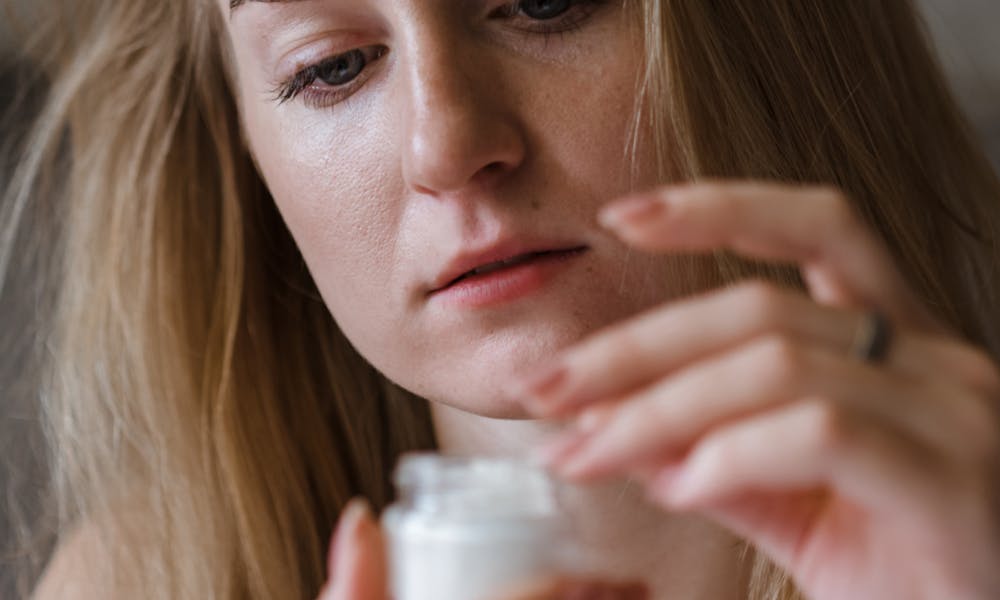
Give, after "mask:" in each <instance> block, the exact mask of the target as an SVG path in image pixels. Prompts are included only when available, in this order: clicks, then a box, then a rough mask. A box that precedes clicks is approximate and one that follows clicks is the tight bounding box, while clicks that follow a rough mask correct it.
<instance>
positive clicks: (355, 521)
mask: <svg viewBox="0 0 1000 600" xmlns="http://www.w3.org/2000/svg"><path fill="white" fill-rule="evenodd" d="M370 521H372V512H371V507H370V505H369V504H368V501H367V500H366V499H364V498H360V497H358V498H353V499H351V500H350V501H349V502H348V503H347V504H346V505H345V506H344V510H343V511H341V513H340V519H339V520H338V522H337V527H336V529H335V531H334V533H333V536H332V537H331V538H330V547H329V549H328V551H327V577H329V578H333V577H334V575H335V573H336V572H337V566H338V565H341V564H343V562H344V560H343V559H344V555H345V554H346V553H347V551H348V550H349V546H351V545H353V544H354V543H356V539H355V538H357V537H358V535H359V529H361V528H363V526H364V525H365V523H366V522H370Z"/></svg>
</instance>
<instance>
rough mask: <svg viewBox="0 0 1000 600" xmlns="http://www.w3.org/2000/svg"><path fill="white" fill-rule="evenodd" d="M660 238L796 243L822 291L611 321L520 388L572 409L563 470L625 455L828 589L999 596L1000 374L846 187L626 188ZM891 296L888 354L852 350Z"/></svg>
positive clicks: (650, 232) (630, 226) (785, 252)
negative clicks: (914, 285) (927, 297)
mask: <svg viewBox="0 0 1000 600" xmlns="http://www.w3.org/2000/svg"><path fill="white" fill-rule="evenodd" d="M601 217H602V222H603V223H604V224H605V225H606V226H608V227H609V228H610V229H611V230H612V231H614V232H615V233H617V234H618V235H619V236H620V237H621V238H622V239H623V240H625V241H626V242H628V243H630V244H632V245H634V246H636V247H638V248H640V249H643V250H646V251H654V252H655V251H659V252H668V251H679V252H698V251H710V250H717V249H721V248H726V249H730V250H734V251H736V252H739V253H742V254H745V255H749V256H752V257H755V258H759V259H766V260H778V261H789V262H795V263H797V264H798V265H799V267H800V269H801V272H802V275H803V278H804V280H805V281H806V283H807V286H808V289H809V294H810V297H804V296H803V295H801V294H796V293H792V292H789V291H782V290H780V289H778V288H777V287H774V286H772V285H768V284H764V283H750V284H744V285H740V286H737V287H735V288H731V289H726V290H722V291H716V292H713V293H709V294H706V295H704V296H702V297H698V298H693V299H688V300H685V301H682V302H678V303H676V304H672V305H670V306H665V307H661V308H658V309H655V310H653V311H650V312H649V313H647V314H643V315H640V316H638V317H636V318H633V319H631V320H629V321H627V322H625V323H623V324H619V325H616V326H614V327H611V328H608V329H607V330H605V331H601V332H598V333H597V334H594V335H593V336H592V337H590V338H589V339H587V340H584V341H583V342H581V343H580V344H578V345H576V346H575V347H573V348H570V349H568V350H567V351H566V352H564V353H562V354H561V355H560V356H559V357H557V358H556V359H555V360H554V361H553V362H552V364H549V365H548V366H547V367H545V368H543V369H541V370H540V371H539V372H537V373H536V374H535V375H534V377H532V378H529V379H528V380H527V381H525V382H523V383H522V384H521V385H520V386H516V387H518V388H519V390H518V391H519V392H520V393H521V394H522V397H524V398H526V401H525V403H526V405H527V406H528V407H529V409H531V410H532V411H534V412H535V413H536V414H538V415H540V416H547V417H555V416H561V417H569V418H572V419H574V421H575V427H574V428H573V430H572V431H571V432H569V433H567V434H565V435H563V436H562V437H561V438H559V439H557V440H555V441H554V442H553V443H552V444H551V445H550V446H548V447H547V448H545V449H544V451H543V457H544V458H545V460H547V462H548V463H549V465H550V466H551V467H552V468H553V469H554V470H555V471H556V472H557V473H559V474H561V475H562V476H564V477H567V478H570V479H574V480H578V481H587V480H593V479H597V478H604V477H609V476H612V475H628V476H632V477H634V478H637V479H638V480H639V481H641V482H643V485H644V486H645V488H646V491H647V492H648V494H649V497H650V498H651V499H652V500H653V501H654V502H657V503H659V504H660V505H662V506H663V507H665V508H667V509H671V510H686V511H694V512H698V513H701V514H704V515H707V516H709V517H710V518H713V519H715V520H716V521H717V522H719V523H721V524H723V525H725V526H727V527H729V528H730V529H732V530H733V531H735V532H736V533H737V534H738V535H741V536H743V537H745V538H747V539H748V540H750V541H751V542H753V543H754V544H755V545H756V546H757V547H758V548H760V549H762V550H763V551H764V552H766V553H768V554H769V555H770V556H771V557H772V558H773V559H774V560H775V561H776V562H778V563H779V564H780V565H782V566H783V567H784V568H785V569H787V570H788V571H789V572H790V573H791V574H792V575H793V576H794V577H795V579H796V581H797V583H798V584H799V586H800V588H802V589H803V591H805V592H806V593H807V594H809V595H810V596H811V597H812V598H816V599H820V600H848V599H855V598H885V599H891V598H907V599H919V598H928V599H930V598H949V599H959V598H963V599H978V598H984V599H985V598H997V597H1000V568H998V567H997V565H1000V498H998V488H1000V483H998V482H1000V470H998V467H997V465H998V453H1000V450H998V449H1000V433H998V429H1000V419H998V412H997V407H998V398H1000V375H998V371H997V367H996V365H995V364H994V363H993V361H992V360H991V359H990V358H989V357H988V356H987V355H986V354H984V353H983V352H982V351H980V350H979V349H976V348H974V347H971V346H970V345H968V344H966V343H965V342H963V341H962V340H960V339H958V338H957V337H955V336H953V335H951V334H949V333H948V332H947V330H946V329H945V328H944V327H942V326H941V325H940V324H938V323H937V322H935V320H934V319H933V318H931V317H930V316H929V314H928V313H927V311H925V310H924V309H923V308H922V307H921V305H920V304H919V303H918V301H917V299H916V296H915V294H914V293H913V292H912V291H911V290H910V289H909V287H908V286H907V284H906V283H905V281H904V280H903V278H902V277H901V276H900V274H899V273H898V272H897V271H896V269H895V268H894V266H893V263H892V260H891V258H890V255H889V253H888V251H887V250H886V249H885V248H884V247H883V245H882V244H881V243H880V242H879V241H878V240H877V238H875V236H873V235H872V234H871V233H870V232H869V231H868V230H867V229H866V228H865V227H864V226H863V224H862V223H861V222H860V220H859V219H857V218H856V217H855V216H854V215H853V213H852V211H851V210H850V207H849V204H848V202H847V201H846V200H845V198H844V197H843V196H842V195H841V194H839V193H837V192H835V191H832V190H828V189H817V188H792V187H784V186H777V185H764V184H714V185H693V186H687V187H681V188H672V189H667V190H661V191H658V192H655V193H653V194H650V195H647V196H645V197H642V198H636V199H633V200H631V201H629V202H625V203H621V204H618V205H613V206H611V207H610V208H609V209H607V210H606V211H604V213H602V215H601ZM873 309H874V310H878V311H879V312H880V313H881V314H883V315H885V316H886V317H887V318H888V320H889V321H890V322H891V323H892V326H893V331H894V335H893V336H892V345H891V347H890V349H889V350H890V354H889V356H888V357H886V360H885V361H884V363H883V364H872V363H871V362H866V361H862V360H860V359H858V358H856V357H854V356H852V355H851V353H850V352H849V348H850V347H851V345H852V339H853V336H854V332H855V331H856V330H857V329H858V327H859V324H860V323H862V320H863V319H864V318H865V315H866V314H868V311H869V310H873Z"/></svg>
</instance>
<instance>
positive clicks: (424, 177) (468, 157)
mask: <svg viewBox="0 0 1000 600" xmlns="http://www.w3.org/2000/svg"><path fill="white" fill-rule="evenodd" d="M445 28H447V25H445V26H444V27H441V28H435V29H433V30H429V31H423V32H420V33H417V34H415V35H413V36H412V37H411V38H410V40H409V43H408V44H407V47H406V48H405V50H406V55H407V56H406V58H405V63H406V67H405V69H406V70H405V73H406V77H405V78H404V79H405V81H406V83H405V90H404V91H405V93H404V94H403V95H402V97H403V98H405V100H404V105H403V106H402V107H401V108H402V111H401V112H402V115H403V118H404V121H405V123H406V126H405V127H404V128H403V135H404V136H405V139H404V140H403V158H402V163H403V165H402V168H403V177H404V179H405V181H406V183H407V185H408V186H409V187H410V188H411V189H413V190H416V191H417V192H420V193H424V194H431V195H441V194H446V193H449V192H455V191H458V190H460V189H462V188H464V187H466V186H469V185H474V184H478V185H489V184H491V183H495V182H496V181H497V180H498V179H500V178H502V177H504V176H506V175H507V174H509V173H510V172H511V171H513V170H515V169H516V168H517V167H518V166H519V165H520V164H521V163H522V161H523V160H524V154H525V141H524V138H523V132H522V130H521V127H520V126H519V124H518V121H517V115H516V111H515V110H514V109H513V107H512V106H509V104H510V103H509V101H508V100H505V98H504V94H503V89H502V86H500V85H497V83H498V82H497V73H496V69H495V68H491V64H490V63H491V59H490V57H489V56H488V54H489V50H484V49H483V48H484V47H483V45H481V44H478V43H476V42H475V41H471V40H470V41H469V43H463V40H462V39H461V37H460V36H456V35H455V34H454V33H448V32H446V31H444V29H445ZM463 46H464V47H463ZM493 66H495V63H493Z"/></svg>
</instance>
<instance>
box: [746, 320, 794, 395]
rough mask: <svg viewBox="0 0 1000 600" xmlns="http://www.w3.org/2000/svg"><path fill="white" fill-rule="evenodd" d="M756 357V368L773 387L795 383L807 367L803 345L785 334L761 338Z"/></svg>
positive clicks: (774, 334)
mask: <svg viewBox="0 0 1000 600" xmlns="http://www.w3.org/2000/svg"><path fill="white" fill-rule="evenodd" d="M754 355H755V356H754V359H755V360H754V361H753V362H755V363H756V364H755V365H754V368H755V369H756V370H757V371H758V372H759V373H760V375H761V378H762V379H763V380H764V381H766V382H767V383H769V384H770V386H771V387H780V386H786V385H791V384H793V383H795V382H796V381H798V379H799V378H800V377H802V373H803V372H804V371H805V369H806V367H807V365H806V360H807V359H806V356H805V351H804V350H803V348H802V346H801V344H800V343H799V342H798V341H797V340H795V339H793V338H792V337H791V336H789V335H787V334H783V333H773V334H769V335H766V336H764V337H763V338H761V340H760V341H759V342H758V346H757V349H756V352H755V353H754Z"/></svg>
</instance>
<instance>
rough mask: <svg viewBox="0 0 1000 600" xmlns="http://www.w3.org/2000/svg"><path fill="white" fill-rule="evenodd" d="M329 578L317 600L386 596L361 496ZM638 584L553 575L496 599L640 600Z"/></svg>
mask: <svg viewBox="0 0 1000 600" xmlns="http://www.w3.org/2000/svg"><path fill="white" fill-rule="evenodd" d="M327 568H328V572H329V577H330V579H329V581H327V584H326V585H325V586H324V588H323V591H322V592H320V597H319V600H361V599H364V600H388V598H389V592H388V565H387V561H386V554H385V542H384V539H383V537H382V532H381V530H380V529H379V526H378V524H377V523H376V522H375V519H374V517H372V513H371V510H370V509H369V508H368V505H367V503H366V502H365V501H363V500H353V501H351V503H349V504H348V506H347V508H346V509H345V510H344V512H343V514H342V515H341V517H340V523H338V524H337V531H336V532H335V533H334V535H333V539H332V541H331V543H330V554H329V560H328V567H327ZM646 597H647V594H646V590H645V588H644V587H643V586H642V585H637V584H627V583H610V582H603V581H598V580H588V581H583V580H573V579H570V578H554V579H551V580H547V581H540V582H533V583H528V584H526V585H523V586H513V587H511V589H510V590H508V591H506V592H503V593H501V595H498V596H497V597H496V600H644V599H645V598H646Z"/></svg>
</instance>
